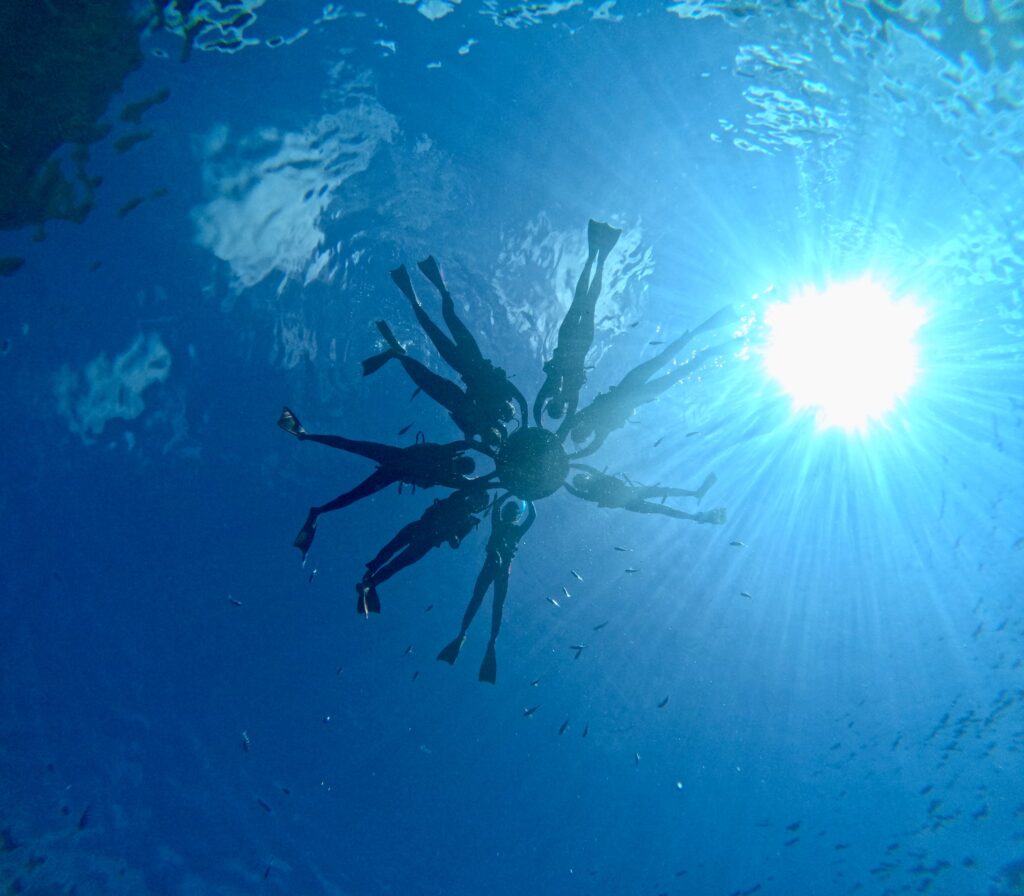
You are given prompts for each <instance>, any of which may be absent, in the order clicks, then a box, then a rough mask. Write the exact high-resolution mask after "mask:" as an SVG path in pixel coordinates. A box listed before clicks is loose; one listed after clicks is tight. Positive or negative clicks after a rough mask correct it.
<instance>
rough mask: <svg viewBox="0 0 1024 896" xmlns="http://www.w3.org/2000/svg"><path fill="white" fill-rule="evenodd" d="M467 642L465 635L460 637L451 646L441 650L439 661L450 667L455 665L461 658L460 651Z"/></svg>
mask: <svg viewBox="0 0 1024 896" xmlns="http://www.w3.org/2000/svg"><path fill="white" fill-rule="evenodd" d="M465 640H466V636H465V635H459V636H458V637H457V638H456V639H455V640H454V641H452V643H451V644H449V645H448V646H447V647H445V648H443V649H442V650H441V652H440V653H439V654H438V655H437V658H438V659H439V660H443V661H444V662H446V663H447V664H448V665H449V666H453V665H455V661H456V660H457V659H458V658H459V651H460V650H461V649H462V645H463V643H464V642H465Z"/></svg>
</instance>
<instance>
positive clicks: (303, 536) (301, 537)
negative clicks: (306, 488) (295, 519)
mask: <svg viewBox="0 0 1024 896" xmlns="http://www.w3.org/2000/svg"><path fill="white" fill-rule="evenodd" d="M315 535H316V514H314V513H313V512H312V511H310V513H309V516H307V517H306V522H304V523H303V524H302V528H301V529H299V534H298V535H296V536H295V540H294V541H293V542H292V544H293V545H295V547H297V548H298V549H299V550H300V551H302V562H303V563H305V562H306V554H308V553H309V549H310V548H311V547H312V545H313V537H314V536H315Z"/></svg>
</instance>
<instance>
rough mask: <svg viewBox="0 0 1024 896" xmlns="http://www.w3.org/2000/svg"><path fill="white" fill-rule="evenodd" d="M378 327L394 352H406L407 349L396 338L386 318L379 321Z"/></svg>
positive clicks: (402, 353) (401, 353)
mask: <svg viewBox="0 0 1024 896" xmlns="http://www.w3.org/2000/svg"><path fill="white" fill-rule="evenodd" d="M377 329H378V330H379V331H380V335H381V336H383V337H384V341H385V342H386V343H387V344H388V347H389V348H390V349H391V350H392V351H393V352H395V353H396V354H399V355H404V354H405V349H404V348H403V347H402V343H401V342H399V341H398V340H397V339H396V338H395V334H394V333H392V332H391V327H389V326H388V322H387V321H386V320H379V321H377Z"/></svg>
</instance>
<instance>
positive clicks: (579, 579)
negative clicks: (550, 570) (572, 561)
mask: <svg viewBox="0 0 1024 896" xmlns="http://www.w3.org/2000/svg"><path fill="white" fill-rule="evenodd" d="M569 572H571V573H572V574H573V578H575V579H576V581H577V582H582V581H583V576H581V575H580V574H579V573H578V572H576V570H575V569H570V570H569Z"/></svg>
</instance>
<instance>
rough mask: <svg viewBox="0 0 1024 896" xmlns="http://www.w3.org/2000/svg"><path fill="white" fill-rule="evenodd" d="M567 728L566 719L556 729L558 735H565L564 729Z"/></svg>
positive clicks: (567, 722)
mask: <svg viewBox="0 0 1024 896" xmlns="http://www.w3.org/2000/svg"><path fill="white" fill-rule="evenodd" d="M568 727H569V720H568V719H566V720H565V721H564V722H562V725H561V727H560V728H559V729H558V733H559V735H562V734H565V729H566V728H568Z"/></svg>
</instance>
